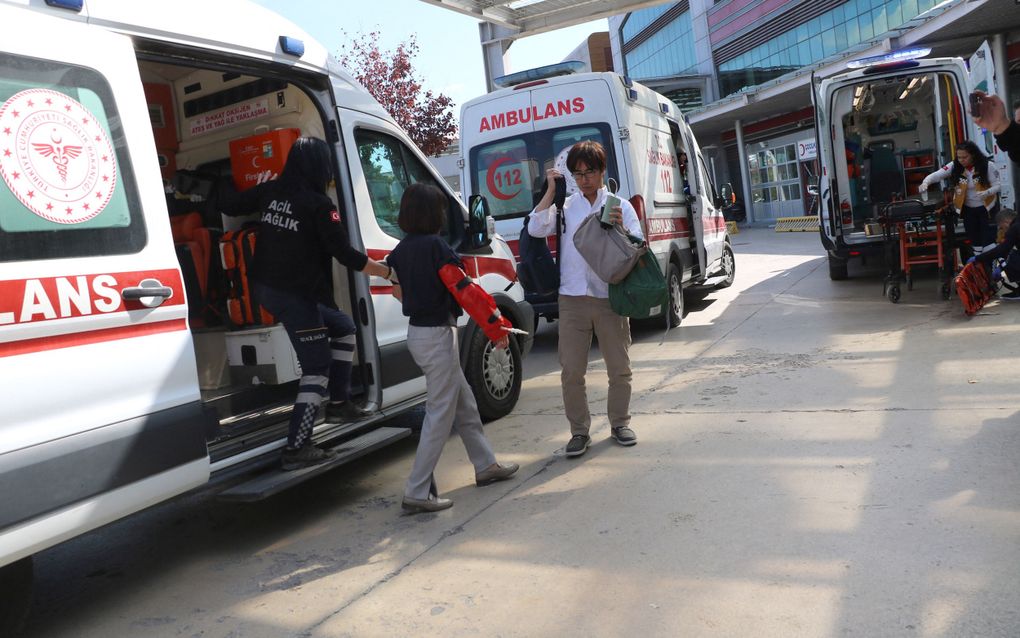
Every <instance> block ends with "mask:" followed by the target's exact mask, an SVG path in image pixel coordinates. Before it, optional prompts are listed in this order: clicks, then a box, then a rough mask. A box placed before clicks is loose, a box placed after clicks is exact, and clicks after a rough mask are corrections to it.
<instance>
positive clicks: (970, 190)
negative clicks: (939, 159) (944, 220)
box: [918, 140, 1000, 254]
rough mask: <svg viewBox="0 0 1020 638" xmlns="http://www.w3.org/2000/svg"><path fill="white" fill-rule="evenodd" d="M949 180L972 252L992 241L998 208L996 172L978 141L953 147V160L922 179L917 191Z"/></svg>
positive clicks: (966, 142)
mask: <svg viewBox="0 0 1020 638" xmlns="http://www.w3.org/2000/svg"><path fill="white" fill-rule="evenodd" d="M947 178H948V179H949V184H950V186H951V188H953V189H955V190H956V195H955V197H954V200H953V203H954V205H955V206H956V209H957V210H958V211H960V217H961V218H963V228H964V232H965V233H966V235H967V239H969V240H970V244H971V247H972V248H973V249H974V253H975V254H977V253H980V252H981V251H982V250H984V249H985V248H986V247H987V248H990V247H991V246H992V245H994V244H995V227H994V226H993V225H992V220H993V219H995V213H996V210H997V208H998V205H997V203H996V202H997V199H998V198H997V195H998V194H999V188H1000V187H999V171H998V170H997V169H996V168H995V166H994V165H992V164H990V163H989V162H988V158H987V157H986V156H985V154H984V153H982V152H981V149H979V148H978V146H977V144H975V143H974V142H971V141H970V140H966V141H964V142H960V143H959V144H957V146H956V159H955V160H953V161H952V162H950V163H949V164H946V165H945V166H943V167H942V168H940V169H939V170H937V171H935V172H934V173H931V174H930V175H928V176H927V177H925V178H924V181H922V182H921V185H920V186H919V187H918V192H920V193H924V192H925V191H927V190H928V187H929V186H931V185H932V184H934V183H935V182H938V181H941V180H944V179H947Z"/></svg>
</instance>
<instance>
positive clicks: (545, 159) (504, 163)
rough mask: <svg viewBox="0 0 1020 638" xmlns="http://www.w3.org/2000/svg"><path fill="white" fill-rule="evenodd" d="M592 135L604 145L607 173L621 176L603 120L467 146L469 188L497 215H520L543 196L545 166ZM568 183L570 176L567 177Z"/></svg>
mask: <svg viewBox="0 0 1020 638" xmlns="http://www.w3.org/2000/svg"><path fill="white" fill-rule="evenodd" d="M584 140H593V141H596V142H598V143H600V144H602V146H603V147H605V149H606V178H607V179H608V178H610V177H612V178H614V179H617V180H619V174H618V172H617V170H616V160H615V158H614V156H613V144H612V137H611V136H610V129H609V126H608V125H606V124H598V125H587V126H571V127H566V128H560V129H555V130H552V131H541V132H538V133H528V134H525V135H520V136H517V137H511V138H506V139H503V140H499V141H497V142H491V143H489V144H485V145H483V146H478V147H475V148H473V149H471V152H470V156H469V160H468V161H469V162H470V166H471V171H470V175H471V192H472V193H477V194H479V195H483V196H485V199H486V200H488V202H489V212H490V214H491V215H492V216H493V217H494V218H495V219H497V220H502V219H513V218H515V217H518V218H519V217H524V216H525V215H527V214H528V213H530V212H531V209H532V208H534V207H535V204H537V203H538V200H539V199H540V198H541V194H542V193H541V188H542V184H543V182H544V180H545V172H546V170H548V169H550V168H553V167H554V165H555V163H556V159H557V157H558V156H559V155H560V154H561V153H564V152H565V151H567V149H569V148H570V147H571V146H573V145H574V144H576V143H578V142H581V141H584ZM567 181H568V183H569V182H570V181H572V179H571V178H568V180H567Z"/></svg>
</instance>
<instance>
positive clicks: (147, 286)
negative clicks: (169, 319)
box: [120, 279, 174, 308]
mask: <svg viewBox="0 0 1020 638" xmlns="http://www.w3.org/2000/svg"><path fill="white" fill-rule="evenodd" d="M173 294H174V290H173V288H170V287H168V286H164V285H163V283H162V282H161V281H160V280H158V279H143V280H141V281H139V282H138V285H137V286H130V287H128V288H125V289H123V290H121V291H120V296H121V297H123V298H124V299H125V300H126V301H137V302H138V303H140V304H142V305H143V306H145V307H146V308H155V307H156V306H158V305H160V304H161V303H163V302H164V301H166V300H167V299H169V298H170V297H172V296H173Z"/></svg>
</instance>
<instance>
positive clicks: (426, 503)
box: [400, 494, 453, 514]
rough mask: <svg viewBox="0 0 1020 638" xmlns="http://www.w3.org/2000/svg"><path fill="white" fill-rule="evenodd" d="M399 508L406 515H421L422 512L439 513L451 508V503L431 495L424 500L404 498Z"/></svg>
mask: <svg viewBox="0 0 1020 638" xmlns="http://www.w3.org/2000/svg"><path fill="white" fill-rule="evenodd" d="M400 507H402V508H403V509H404V511H405V512H407V513H408V514H421V513H423V512H441V511H443V510H446V509H450V508H451V507H453V501H451V500H450V499H448V498H440V497H438V496H435V495H433V494H429V497H428V498H427V499H425V500H421V499H418V498H411V497H410V496H405V497H404V500H403V501H402V502H401V503H400Z"/></svg>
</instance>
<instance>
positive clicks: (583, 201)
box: [528, 141, 643, 456]
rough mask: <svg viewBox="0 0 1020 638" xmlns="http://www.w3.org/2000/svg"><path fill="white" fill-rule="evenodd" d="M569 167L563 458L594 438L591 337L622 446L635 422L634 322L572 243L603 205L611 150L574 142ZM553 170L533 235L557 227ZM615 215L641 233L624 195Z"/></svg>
mask: <svg viewBox="0 0 1020 638" xmlns="http://www.w3.org/2000/svg"><path fill="white" fill-rule="evenodd" d="M567 170H569V171H570V173H571V175H572V176H573V178H574V181H575V182H576V183H577V186H578V189H579V190H578V192H576V193H574V194H572V195H571V196H570V197H567V199H566V201H565V202H564V204H563V222H564V226H563V230H562V236H561V238H560V242H559V248H558V250H559V260H560V289H559V297H558V304H559V321H558V324H559V339H558V341H559V357H560V366H561V368H562V372H561V374H560V384H561V386H562V389H563V409H564V412H565V413H566V416H567V421H568V422H569V423H570V434H571V437H570V441H569V442H568V443H567V446H566V448H565V454H566V456H581V455H582V454H584V453H585V452H586V451H587V450H588V446H589V445H590V444H591V435H590V430H591V412H590V410H589V409H588V394H587V392H586V389H585V374H586V372H587V370H588V352H589V350H590V349H591V342H592V335H594V336H596V337H597V338H598V341H599V350H600V351H601V353H602V357H603V358H604V359H605V362H606V374H607V376H608V377H609V398H608V401H607V407H606V411H607V413H608V417H609V425H610V428H611V432H612V438H613V440H615V441H616V442H617V443H619V444H620V445H624V446H630V445H634V444H635V443H637V436H636V435H635V434H634V430H632V429H631V427H630V420H631V419H630V394H631V387H630V384H631V377H632V374H631V369H630V354H629V352H628V350H629V349H630V343H631V338H630V320H629V319H628V318H627V317H622V316H620V315H618V314H616V313H615V312H613V309H612V308H611V307H610V305H609V284H607V283H606V282H604V281H602V280H601V279H599V277H598V276H597V275H596V274H595V273H594V271H592V269H591V268H590V267H589V266H588V263H587V262H586V261H585V260H584V258H583V257H582V256H581V254H580V253H579V252H578V251H577V248H576V247H575V246H574V233H575V232H576V231H577V228H578V227H579V226H580V225H581V222H583V221H584V219H585V218H586V217H588V216H589V215H591V214H593V213H597V212H599V211H601V210H602V207H603V205H604V204H605V201H606V195H607V191H606V188H605V186H604V178H605V173H606V151H605V149H604V148H603V147H602V145H601V144H599V143H598V142H594V141H585V142H579V143H577V144H575V145H574V146H573V147H572V148H571V149H570V151H569V153H568V154H567ZM560 176H561V175H560V173H559V171H557V170H556V169H554V168H551V169H549V170H548V171H546V191H545V193H544V194H543V196H542V199H541V201H539V203H538V205H537V206H535V210H533V211H532V212H531V216H530V218H529V220H528V234H529V235H531V236H532V237H548V236H549V235H554V234H555V233H556V224H557V222H558V217H559V216H558V215H557V211H556V209H555V207H554V206H553V199H554V197H555V195H556V187H555V179H556V178H557V177H560ZM609 217H610V221H611V222H612V223H614V224H622V225H623V227H624V228H625V229H626V231H627V232H628V233H629V234H631V235H633V236H635V237H642V236H643V234H642V232H641V223H640V221H639V220H638V217H637V213H636V212H635V211H634V207H633V206H631V205H630V202H628V201H627V200H625V199H622V200H621V202H620V206H618V207H616V208H615V209H614V210H612V211H610V214H609Z"/></svg>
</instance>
